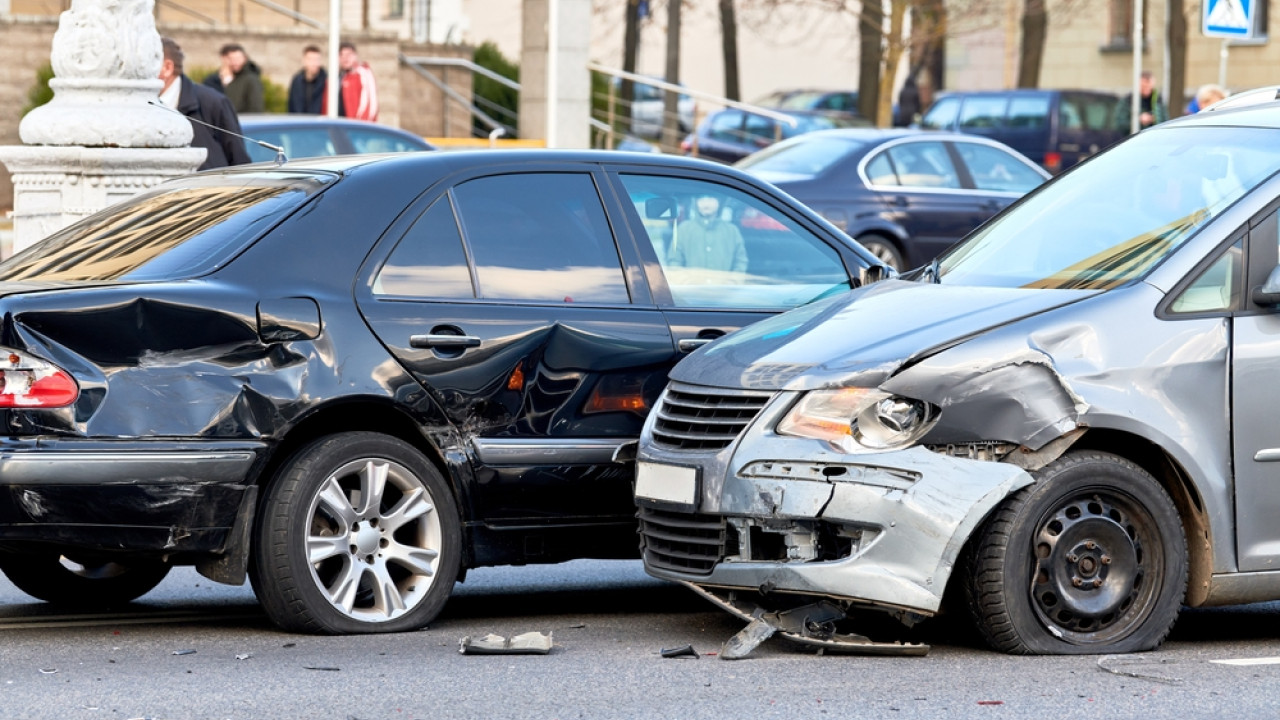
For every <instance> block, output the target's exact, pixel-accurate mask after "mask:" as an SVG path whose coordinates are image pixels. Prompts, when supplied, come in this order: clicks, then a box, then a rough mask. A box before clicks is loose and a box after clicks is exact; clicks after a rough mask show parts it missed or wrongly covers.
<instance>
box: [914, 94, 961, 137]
mask: <svg viewBox="0 0 1280 720" xmlns="http://www.w3.org/2000/svg"><path fill="white" fill-rule="evenodd" d="M959 115H960V99H959V98H942V99H941V100H939V101H938V102H936V103H934V104H933V107H931V108H929V112H927V113H925V115H924V117H923V118H922V119H921V120H920V127H923V128H925V129H927V130H949V129H951V126H952V124H953V123H955V121H956V118H957V117H958V116H959Z"/></svg>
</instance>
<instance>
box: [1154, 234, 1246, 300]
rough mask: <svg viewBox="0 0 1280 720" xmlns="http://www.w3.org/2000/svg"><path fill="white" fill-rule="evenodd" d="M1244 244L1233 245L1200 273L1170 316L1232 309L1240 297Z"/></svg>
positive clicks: (1241, 292) (1179, 295)
mask: <svg viewBox="0 0 1280 720" xmlns="http://www.w3.org/2000/svg"><path fill="white" fill-rule="evenodd" d="M1243 258H1244V241H1243V240H1241V241H1240V242H1237V243H1235V244H1234V245H1232V246H1231V247H1229V248H1227V249H1226V251H1224V252H1223V253H1222V255H1220V256H1219V257H1218V259H1217V260H1214V261H1213V263H1212V264H1210V265H1209V267H1207V268H1205V269H1204V270H1203V271H1201V273H1200V275H1199V277H1197V278H1196V279H1195V280H1194V281H1193V282H1192V283H1191V284H1190V285H1188V286H1187V287H1186V288H1185V289H1183V291H1182V292H1181V293H1179V294H1178V297H1177V298H1175V299H1174V301H1173V303H1172V304H1171V305H1169V311H1170V312H1172V313H1204V312H1223V311H1227V310H1235V309H1237V308H1239V307H1240V299H1241V297H1242V295H1243V291H1242V287H1243V284H1242V283H1241V275H1242V273H1243V270H1244V261H1243Z"/></svg>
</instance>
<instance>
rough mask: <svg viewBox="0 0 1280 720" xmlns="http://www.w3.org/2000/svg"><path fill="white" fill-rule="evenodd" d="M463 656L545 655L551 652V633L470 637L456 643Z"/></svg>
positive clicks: (491, 634) (492, 634)
mask: <svg viewBox="0 0 1280 720" xmlns="http://www.w3.org/2000/svg"><path fill="white" fill-rule="evenodd" d="M458 652H460V653H462V654H463V655H546V654H547V653H549V652H551V633H549V632H547V633H540V632H527V633H522V634H520V635H512V636H511V637H509V638H507V637H503V636H502V635H496V634H494V633H489V634H488V635H485V636H483V637H478V638H473V637H471V636H470V635H467V636H466V637H464V638H462V639H461V640H459V641H458Z"/></svg>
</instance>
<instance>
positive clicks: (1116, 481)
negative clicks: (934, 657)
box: [961, 451, 1187, 655]
mask: <svg viewBox="0 0 1280 720" xmlns="http://www.w3.org/2000/svg"><path fill="white" fill-rule="evenodd" d="M1035 475H1036V482H1035V484H1033V485H1030V486H1028V487H1026V488H1023V489H1022V490H1020V491H1018V492H1017V493H1015V494H1013V495H1011V496H1010V497H1009V498H1008V499H1006V500H1005V502H1004V503H1003V504H1002V505H1001V506H1000V507H999V508H997V509H996V511H995V513H994V514H993V515H992V516H991V517H990V518H989V519H988V520H987V521H986V523H984V525H983V527H982V528H981V529H979V531H978V532H977V533H976V534H975V535H974V539H973V540H972V541H971V542H970V546H969V548H968V550H967V552H966V557H965V561H964V564H963V567H962V568H961V569H962V575H961V578H962V582H964V587H965V591H966V596H967V599H968V605H969V608H970V610H971V612H972V614H973V617H974V620H975V621H976V624H977V627H978V630H979V632H981V634H982V635H983V638H984V639H985V640H986V641H987V643H988V644H989V645H990V646H991V647H993V648H995V649H996V650H1001V651H1003V652H1007V653H1013V654H1019V655H1030V654H1043V655H1087V654H1101V653H1126V652H1136V651H1141V650H1153V649H1155V648H1156V647H1158V646H1159V645H1160V643H1161V642H1163V641H1164V639H1165V637H1166V636H1168V634H1169V631H1170V630H1171V629H1172V628H1173V623H1174V621H1175V620H1176V619H1177V616H1178V611H1179V610H1180V609H1181V607H1182V598H1183V596H1184V595H1185V593H1186V587H1187V544H1186V540H1185V538H1184V535H1183V531H1182V522H1181V519H1180V518H1179V516H1178V511H1177V508H1176V507H1175V506H1174V504H1173V501H1172V500H1171V499H1170V498H1169V495H1168V494H1167V493H1166V492H1165V491H1164V488H1162V487H1160V485H1159V483H1157V482H1156V481H1155V479H1154V478H1152V477H1151V475H1149V474H1147V472H1146V471H1144V470H1143V469H1142V468H1140V467H1138V466H1137V465H1135V464H1134V463H1132V462H1130V461H1128V460H1125V459H1124V458H1121V457H1119V456H1116V455H1111V454H1109V453H1103V452H1093V451H1085V452H1077V453H1070V454H1068V455H1064V456H1063V457H1061V458H1059V459H1058V460H1055V461H1054V462H1052V463H1049V464H1048V465H1046V466H1045V467H1044V468H1043V469H1041V470H1039V471H1037V472H1036V473H1035Z"/></svg>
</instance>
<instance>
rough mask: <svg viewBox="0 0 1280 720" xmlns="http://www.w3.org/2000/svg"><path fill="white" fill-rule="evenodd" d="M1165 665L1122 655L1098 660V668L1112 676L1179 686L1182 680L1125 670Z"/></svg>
mask: <svg viewBox="0 0 1280 720" xmlns="http://www.w3.org/2000/svg"><path fill="white" fill-rule="evenodd" d="M1166 664H1168V663H1166V662H1164V661H1161V660H1157V661H1151V660H1132V659H1126V656H1124V655H1104V656H1102V657H1100V658H1098V668H1099V669H1100V670H1105V671H1106V672H1109V673H1111V674H1113V675H1122V676H1124V677H1131V678H1137V679H1139V680H1151V681H1153V682H1158V683H1164V684H1166V685H1181V684H1182V678H1176V677H1169V676H1167V675H1155V674H1152V673H1147V672H1138V671H1137V670H1128V669H1126V668H1137V667H1149V666H1152V665H1166Z"/></svg>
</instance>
